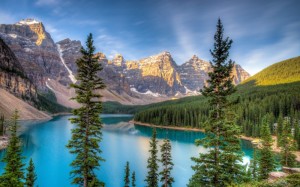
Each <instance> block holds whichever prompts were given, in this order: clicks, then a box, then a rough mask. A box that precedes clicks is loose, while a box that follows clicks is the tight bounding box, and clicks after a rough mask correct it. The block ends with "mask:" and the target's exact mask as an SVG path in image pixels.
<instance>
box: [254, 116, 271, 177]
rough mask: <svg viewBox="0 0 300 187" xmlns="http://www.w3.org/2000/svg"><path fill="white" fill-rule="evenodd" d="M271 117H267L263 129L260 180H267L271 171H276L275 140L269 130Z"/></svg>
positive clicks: (260, 152)
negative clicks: (273, 146) (273, 147)
mask: <svg viewBox="0 0 300 187" xmlns="http://www.w3.org/2000/svg"><path fill="white" fill-rule="evenodd" d="M269 124H270V122H269V116H265V117H264V119H263V124H262V127H261V132H260V133H261V139H262V142H261V145H262V147H261V149H260V150H259V170H258V174H259V179H261V180H263V179H267V178H268V175H269V173H270V172H271V171H273V170H274V169H275V160H274V155H273V152H272V145H273V140H272V136H271V132H270V128H269Z"/></svg>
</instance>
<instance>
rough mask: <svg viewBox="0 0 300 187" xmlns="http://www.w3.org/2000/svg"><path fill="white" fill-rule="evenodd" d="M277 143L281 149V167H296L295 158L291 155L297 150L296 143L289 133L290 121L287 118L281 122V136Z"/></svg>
mask: <svg viewBox="0 0 300 187" xmlns="http://www.w3.org/2000/svg"><path fill="white" fill-rule="evenodd" d="M278 141H279V145H280V149H281V152H280V156H281V165H282V166H286V167H294V166H295V165H296V156H295V155H294V154H293V153H292V151H296V150H297V148H296V141H295V140H294V138H293V135H292V133H291V125H290V119H288V118H286V119H285V120H284V121H283V126H282V134H281V136H280V139H279V140H278Z"/></svg>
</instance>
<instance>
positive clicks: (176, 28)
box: [0, 0, 300, 75]
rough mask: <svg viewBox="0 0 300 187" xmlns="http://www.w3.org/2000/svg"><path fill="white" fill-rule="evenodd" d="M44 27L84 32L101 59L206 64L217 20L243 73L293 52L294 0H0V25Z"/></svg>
mask: <svg viewBox="0 0 300 187" xmlns="http://www.w3.org/2000/svg"><path fill="white" fill-rule="evenodd" d="M24 18H34V19H37V20H39V21H41V22H43V24H44V26H45V28H46V30H47V32H49V33H50V34H51V36H52V38H53V40H54V41H55V42H57V41H60V40H62V39H65V38H70V39H72V40H80V41H81V42H82V43H83V44H84V42H85V40H86V37H87V35H88V34H89V33H92V34H93V36H94V41H95V46H96V49H97V51H101V52H104V54H106V56H107V57H108V58H110V59H111V58H113V56H114V55H115V54H118V53H120V54H122V55H123V56H124V58H125V59H126V60H137V59H141V58H145V57H148V56H151V55H155V54H158V53H160V52H162V51H169V52H170V53H171V55H172V57H173V59H174V60H175V62H176V63H177V64H178V65H180V64H182V63H184V62H186V61H188V60H189V59H190V58H191V57H192V56H193V55H194V54H195V55H197V56H198V57H199V58H201V59H204V60H207V61H209V60H211V55H210V52H209V50H210V49H212V48H213V36H214V33H215V30H216V23H217V20H218V18H221V20H222V22H223V25H224V29H225V36H228V37H230V38H231V39H232V40H233V45H232V48H231V51H230V58H231V59H232V60H234V61H235V62H236V63H237V64H240V65H241V66H242V67H243V68H244V69H245V70H246V71H248V72H249V73H250V74H252V75H253V74H255V73H257V72H259V71H260V70H262V69H263V68H265V67H267V66H269V65H271V64H273V63H275V62H279V61H281V60H285V59H288V58H292V57H296V56H299V55H300V1H299V0H105V1H104V0H1V5H0V24H13V23H16V22H18V21H19V20H21V19H24Z"/></svg>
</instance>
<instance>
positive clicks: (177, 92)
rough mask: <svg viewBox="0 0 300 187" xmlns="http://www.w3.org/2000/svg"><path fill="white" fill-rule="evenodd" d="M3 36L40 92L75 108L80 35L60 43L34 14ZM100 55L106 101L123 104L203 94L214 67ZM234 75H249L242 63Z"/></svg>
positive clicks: (1, 29) (161, 57) (0, 28)
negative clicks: (77, 39) (201, 90)
mask: <svg viewBox="0 0 300 187" xmlns="http://www.w3.org/2000/svg"><path fill="white" fill-rule="evenodd" d="M0 37H1V38H2V39H3V40H4V42H5V43H6V44H8V46H9V47H10V48H11V50H12V51H13V52H14V54H15V56H16V58H17V59H18V60H19V62H20V65H21V67H22V68H23V70H24V74H25V75H26V76H27V77H28V78H29V79H30V80H31V81H32V83H33V85H35V86H36V88H37V91H38V92H40V93H42V94H47V93H50V92H53V93H54V94H55V96H56V99H55V100H53V101H57V102H58V103H59V104H62V105H64V106H67V107H71V108H74V107H77V106H78V104H77V103H76V102H74V101H70V99H69V98H71V97H73V96H74V94H75V92H74V90H73V89H70V88H69V84H70V83H76V81H77V80H76V71H77V67H76V63H75V62H76V59H78V58H80V57H81V53H80V49H81V47H82V45H81V42H80V41H76V40H71V39H64V40H62V41H58V42H56V43H55V42H54V41H53V39H52V38H51V35H50V34H49V33H48V32H47V31H46V30H45V27H44V25H43V23H42V22H39V21H36V20H34V19H25V20H21V21H19V22H17V23H15V24H0ZM96 56H98V57H99V63H102V65H103V71H102V72H101V73H100V74H99V75H100V76H101V77H102V78H103V81H104V82H105V84H106V85H107V87H106V89H105V90H103V91H101V93H102V94H103V96H104V97H103V101H118V102H120V103H123V104H148V103H154V102H160V101H164V100H169V99H174V98H181V97H185V96H189V95H198V94H199V92H198V91H199V89H201V88H202V87H203V86H204V85H206V80H207V78H208V77H207V75H208V72H209V71H211V68H210V64H209V63H208V62H206V61H204V60H201V59H200V58H198V57H196V56H193V57H192V58H191V59H190V60H189V61H187V62H186V63H184V64H183V65H181V66H179V65H177V64H176V62H175V61H174V59H173V58H172V56H171V54H170V53H169V52H162V53H159V54H157V55H153V56H150V57H145V58H143V59H140V60H134V61H133V60H127V59H125V58H124V57H123V56H122V55H121V54H116V55H115V57H114V58H113V59H111V60H110V59H107V58H106V56H105V55H104V54H103V53H101V52H99V53H97V54H96ZM233 75H234V77H235V78H234V83H236V84H238V83H240V82H241V81H243V80H245V79H246V78H248V77H249V74H248V73H247V72H246V71H245V70H243V69H242V68H241V67H240V66H239V65H236V66H235V68H234V71H233ZM50 98H52V96H50Z"/></svg>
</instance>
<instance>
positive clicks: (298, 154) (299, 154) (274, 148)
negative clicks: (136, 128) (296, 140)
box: [129, 120, 300, 162]
mask: <svg viewBox="0 0 300 187" xmlns="http://www.w3.org/2000/svg"><path fill="white" fill-rule="evenodd" d="M129 123H133V124H135V125H140V126H146V127H155V128H161V129H172V130H179V131H194V132H203V133H204V132H205V131H204V129H198V128H189V127H176V126H162V125H153V124H149V123H143V122H139V121H134V120H130V121H129ZM272 138H273V141H274V143H273V146H272V151H273V152H275V153H280V148H278V147H277V146H276V142H277V138H276V137H275V136H272ZM240 139H242V140H246V141H250V142H251V144H252V145H253V146H255V145H256V144H257V143H255V142H257V141H259V138H253V137H248V136H245V135H241V136H240ZM254 141H255V142H254ZM293 153H294V154H295V155H296V161H297V162H300V151H294V152H293Z"/></svg>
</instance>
